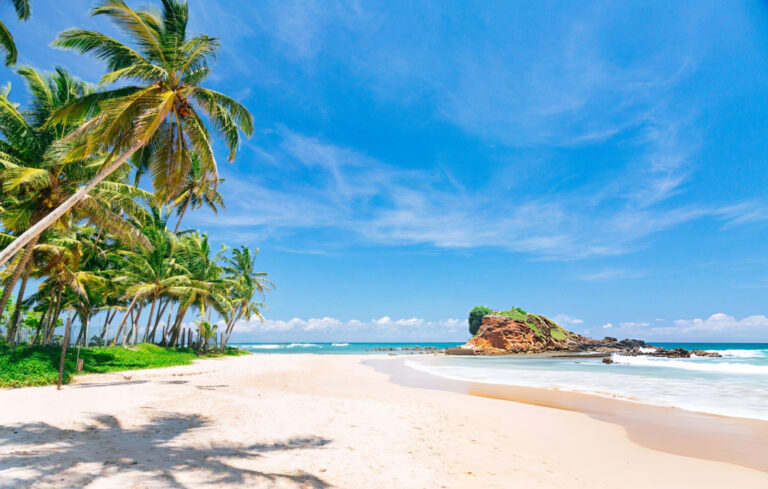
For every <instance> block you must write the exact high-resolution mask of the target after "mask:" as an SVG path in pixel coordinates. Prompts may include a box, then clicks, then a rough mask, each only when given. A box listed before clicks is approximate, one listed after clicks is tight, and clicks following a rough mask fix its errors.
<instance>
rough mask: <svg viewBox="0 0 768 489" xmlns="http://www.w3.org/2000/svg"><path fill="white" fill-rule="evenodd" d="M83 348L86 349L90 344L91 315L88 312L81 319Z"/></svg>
mask: <svg viewBox="0 0 768 489" xmlns="http://www.w3.org/2000/svg"><path fill="white" fill-rule="evenodd" d="M83 332H84V333H85V334H84V335H83V348H88V347H89V346H90V343H91V315H90V311H89V313H88V314H86V315H85V317H84V318H83Z"/></svg>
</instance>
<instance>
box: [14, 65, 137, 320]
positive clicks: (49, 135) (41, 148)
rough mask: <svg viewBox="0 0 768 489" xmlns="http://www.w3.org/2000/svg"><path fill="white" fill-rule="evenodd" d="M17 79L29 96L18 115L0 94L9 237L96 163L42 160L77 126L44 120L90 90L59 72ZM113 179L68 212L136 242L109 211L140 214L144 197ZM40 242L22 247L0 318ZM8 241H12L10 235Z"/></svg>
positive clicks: (62, 220)
mask: <svg viewBox="0 0 768 489" xmlns="http://www.w3.org/2000/svg"><path fill="white" fill-rule="evenodd" d="M18 73H19V74H20V75H21V76H22V77H23V78H24V82H25V84H26V86H27V89H28V90H29V92H30V94H31V100H30V103H29V106H28V107H27V109H26V110H25V111H23V112H22V111H20V109H19V107H18V106H17V105H16V104H13V103H12V102H10V100H8V92H6V93H3V94H0V134H2V136H3V138H2V139H0V183H1V185H0V202H2V203H3V207H4V211H3V213H2V223H3V225H4V227H5V228H6V230H10V231H11V232H13V233H21V232H23V230H24V229H27V228H28V227H29V226H30V224H35V223H37V222H39V221H40V220H41V219H43V218H44V217H45V216H46V215H47V214H48V213H49V212H50V210H51V209H52V208H56V207H57V206H59V204H61V203H62V202H64V201H66V200H67V198H69V196H71V195H72V194H74V193H75V192H76V191H77V189H78V188H79V186H80V185H81V184H82V182H83V181H88V180H89V179H91V178H92V177H93V175H94V174H95V173H96V171H97V168H96V167H97V166H98V161H99V160H98V159H89V160H80V161H72V162H69V163H62V162H61V161H57V160H51V159H49V158H47V152H48V150H49V149H50V148H51V146H52V145H53V144H54V142H55V141H56V140H58V139H59V138H61V137H62V136H65V135H66V134H68V133H69V132H70V131H72V130H73V129H74V127H75V122H76V121H75V120H72V121H71V122H72V123H71V124H69V123H68V124H55V125H54V124H48V123H47V120H48V118H49V116H50V115H51V114H52V113H53V111H55V110H56V109H58V108H60V107H62V106H65V105H67V104H70V103H71V102H72V101H74V100H77V99H78V98H80V97H83V96H87V95H88V94H90V93H92V88H91V87H89V86H88V85H87V84H86V83H83V82H81V81H78V80H76V79H74V78H73V77H72V76H71V75H70V74H69V73H68V72H67V71H66V70H64V69H63V68H57V69H56V71H55V72H54V73H52V74H44V73H41V72H39V71H37V70H35V69H32V68H28V67H23V68H20V69H19V70H18ZM124 176H125V175H123V177H124ZM117 178H121V175H120V174H119V173H115V174H114V175H112V176H111V177H110V180H111V181H102V182H100V183H99V184H98V185H97V186H96V187H95V189H94V191H93V192H92V193H91V194H89V195H88V196H86V197H85V198H83V199H82V200H81V201H79V202H78V203H77V205H76V206H74V208H70V210H71V211H72V212H74V214H75V217H76V219H77V220H79V219H83V218H87V219H89V220H90V221H91V222H93V223H94V224H97V225H98V226H99V227H100V228H106V229H108V230H110V231H111V232H112V233H114V234H115V235H116V236H119V237H120V238H121V239H123V240H125V241H126V242H129V243H131V242H133V241H135V240H139V241H141V240H142V239H143V237H142V236H141V235H140V233H138V232H137V231H136V229H134V228H132V227H131V226H127V225H126V224H125V221H124V219H122V217H121V214H120V213H116V212H114V211H112V210H111V209H112V208H113V207H114V206H116V205H121V206H122V207H121V209H125V210H126V211H128V213H129V214H131V213H135V212H140V211H139V210H138V209H137V207H136V206H137V203H136V199H138V198H143V199H147V198H148V193H147V192H145V191H143V190H140V189H137V188H135V187H132V186H129V185H126V184H123V183H121V182H119V181H115V179H117ZM121 212H122V211H121ZM71 222H72V219H69V218H67V213H64V214H62V215H61V216H60V217H59V219H57V220H56V221H54V222H53V223H52V225H53V226H54V228H56V229H59V230H66V228H67V227H68V226H69V225H70V223H71ZM39 238H40V235H37V236H35V237H33V239H32V240H31V241H30V242H29V243H28V244H27V245H26V248H25V250H24V253H23V254H22V256H21V258H20V260H18V262H17V264H16V266H15V268H14V272H13V274H12V275H11V276H10V278H9V279H8V280H7V281H6V284H5V289H4V290H3V294H2V296H0V313H1V312H2V310H3V308H4V307H5V303H6V302H7V300H8V296H9V295H10V293H11V291H12V290H13V288H14V286H15V284H16V282H17V280H18V279H19V278H20V277H21V276H22V273H29V268H28V266H29V265H30V264H31V259H32V254H33V252H34V250H35V245H36V244H37V242H38V240H39ZM10 239H13V237H12V236H10V235H9V240H10ZM14 243H16V240H14V241H11V246H12V245H13V244H14ZM25 270H26V271H25Z"/></svg>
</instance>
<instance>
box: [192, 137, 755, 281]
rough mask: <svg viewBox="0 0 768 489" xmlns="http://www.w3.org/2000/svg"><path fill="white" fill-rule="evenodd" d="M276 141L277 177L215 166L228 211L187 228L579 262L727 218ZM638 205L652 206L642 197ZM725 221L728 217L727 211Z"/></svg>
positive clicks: (604, 276) (627, 273)
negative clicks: (492, 250) (330, 234)
mask: <svg viewBox="0 0 768 489" xmlns="http://www.w3.org/2000/svg"><path fill="white" fill-rule="evenodd" d="M274 137H275V141H273V143H274V144H273V145H272V146H271V147H269V148H265V149H263V150H262V153H269V154H271V155H272V158H273V159H274V160H275V161H280V162H281V165H280V170H279V171H278V172H277V173H276V174H270V173H269V172H267V171H265V172H262V173H260V174H259V175H249V176H242V175H235V176H232V175H230V174H229V173H228V169H226V168H223V169H222V173H223V176H225V177H226V179H227V181H226V182H224V183H223V184H222V192H226V195H227V202H228V208H227V211H226V212H223V213H220V214H219V215H216V216H214V215H212V214H210V213H206V212H205V211H202V212H199V213H196V214H195V215H192V216H191V217H190V219H191V221H194V222H197V223H199V224H203V225H204V226H205V227H206V228H215V229H217V231H216V233H217V235H218V236H222V238H223V237H230V236H234V237H238V236H239V237H242V236H243V235H248V234H256V235H258V236H260V237H265V236H269V237H270V238H272V239H275V240H278V243H279V242H280V240H281V239H283V238H290V237H291V236H293V235H295V234H296V233H298V232H300V231H302V230H308V229H311V230H313V231H317V230H335V231H341V232H344V233H346V236H351V237H356V238H357V239H358V240H362V241H364V242H372V243H376V244H384V245H396V246H397V245H412V244H427V245H432V246H436V247H440V248H454V249H465V248H476V247H496V248H501V249H506V250H510V251H520V252H526V253H530V254H534V255H536V256H539V257H545V258H550V259H577V258H585V257H590V256H605V255H618V254H622V253H625V252H627V251H629V250H631V249H633V248H635V247H637V246H638V242H640V241H641V240H643V239H644V238H646V237H648V236H650V235H652V234H654V233H658V232H660V231H663V230H665V229H669V228H671V227H674V226H676V225H679V224H681V223H684V222H687V221H691V220H694V219H700V218H704V217H713V218H717V219H726V216H724V215H723V214H722V213H721V212H720V211H719V210H717V209H706V208H703V207H681V208H677V209H675V208H672V209H664V210H652V209H651V208H649V207H647V206H644V205H640V204H639V203H638V202H639V201H635V203H634V204H632V205H627V206H621V205H620V206H613V205H611V206H608V205H607V202H608V201H615V199H616V197H617V194H619V195H620V194H622V192H624V191H625V190H626V191H629V190H630V189H636V188H637V186H636V185H635V184H634V183H633V182H631V181H626V182H624V181H622V182H619V181H617V182H616V183H615V185H614V187H615V188H614V189H613V190H611V191H610V192H608V193H605V194H604V195H602V196H596V195H595V193H594V192H593V189H591V188H589V187H584V188H581V189H574V190H572V191H570V192H565V193H559V194H551V195H547V196H546V197H543V196H537V195H536V194H529V195H528V194H520V193H519V192H517V191H516V190H515V189H510V188H507V187H504V186H498V185H488V186H483V187H479V188H473V189H467V188H464V187H462V186H459V185H457V184H456V181H455V180H454V179H453V178H452V177H451V176H450V174H447V173H446V172H445V171H442V170H441V171H429V170H428V169H422V170H412V169H402V168H397V167H395V166H392V165H389V164H387V163H384V162H381V161H379V160H376V159H373V158H371V157H369V156H367V155H366V154H364V153H361V152H359V151H356V150H354V149H351V148H346V147H342V146H338V145H334V144H332V143H329V142H327V141H324V140H322V139H319V138H315V137H308V136H305V135H301V134H298V133H295V132H292V131H290V130H287V129H285V128H282V129H280V130H279V131H277V133H276V134H275V135H274ZM292 175H296V177H295V178H293V177H292ZM626 199H630V200H632V199H635V197H626V198H625V200H626ZM637 199H640V200H642V201H643V202H646V203H648V202H650V201H651V200H656V198H650V197H648V196H647V195H645V196H642V197H637ZM627 202H629V200H627ZM750 212H751V210H750ZM727 218H728V219H734V214H733V213H729V214H728V216H727ZM344 242H345V243H349V242H350V241H349V240H345V241H344ZM336 245H339V244H338V243H336ZM299 251H300V250H299ZM313 251H315V252H323V250H313ZM642 275H643V274H642V273H641V272H638V271H634V270H627V269H619V268H606V269H603V270H599V271H596V272H592V273H587V274H583V275H581V276H578V277H577V278H578V279H580V280H585V281H605V280H616V279H629V278H636V277H641V276H642Z"/></svg>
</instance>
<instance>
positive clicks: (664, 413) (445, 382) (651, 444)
mask: <svg viewBox="0 0 768 489" xmlns="http://www.w3.org/2000/svg"><path fill="white" fill-rule="evenodd" d="M405 360H407V358H402V359H394V358H389V359H373V360H370V361H363V363H364V364H367V365H370V366H371V367H372V368H374V369H376V370H377V371H379V372H382V373H385V374H387V375H389V377H390V381H391V382H394V383H396V384H398V385H403V386H406V387H415V388H420V389H433V390H445V391H451V392H458V393H462V394H465V395H470V396H476V397H484V398H489V399H498V400H504V401H509V402H517V403H523V404H529V405H534V406H541V407H546V408H552V409H561V410H565V411H573V412H578V413H582V414H586V415H588V416H590V417H592V418H594V419H597V420H600V421H604V422H607V423H612V424H615V425H618V426H621V427H622V428H624V429H625V430H626V432H627V436H628V437H629V438H630V439H631V440H632V441H634V442H636V443H638V444H639V445H641V446H644V447H646V448H650V449H653V450H659V451H663V452H667V453H674V454H677V455H683V456H688V457H695V458H699V459H703V460H713V461H720V462H727V463H732V464H737V465H741V466H744V467H748V468H752V469H756V470H760V471H762V472H766V473H768V457H766V456H765V454H764V453H763V449H764V447H765V444H766V443H768V421H764V420H759V419H752V418H739V417H734V416H724V415H719V414H711V413H705V412H697V411H690V410H686V409H681V408H676V407H664V406H657V405H653V404H649V403H644V402H641V401H633V400H630V399H625V398H621V397H610V395H609V394H610V393H607V394H606V395H598V394H592V393H582V392H572V391H565V390H558V389H547V388H544V387H524V386H512V385H504V384H490V383H480V382H468V381H463V380H455V379H450V378H446V377H441V376H438V375H434V374H431V373H428V372H424V371H421V370H417V369H414V368H412V367H409V366H407V365H404V362H405ZM715 441H716V443H715Z"/></svg>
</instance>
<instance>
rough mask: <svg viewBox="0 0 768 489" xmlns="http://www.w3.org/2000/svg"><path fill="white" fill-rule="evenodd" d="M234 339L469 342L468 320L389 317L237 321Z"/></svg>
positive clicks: (252, 319)
mask: <svg viewBox="0 0 768 489" xmlns="http://www.w3.org/2000/svg"><path fill="white" fill-rule="evenodd" d="M234 335H235V339H236V340H237V341H240V340H244V339H247V340H252V341H261V340H265V341H278V340H279V339H286V340H290V341H294V340H303V339H312V340H314V341H317V340H348V341H368V340H382V341H387V340H388V341H409V340H422V341H424V340H432V341H463V340H464V339H466V337H467V335H468V332H467V322H466V320H461V319H456V318H449V319H442V320H435V321H432V320H427V319H423V318H415V317H412V318H399V319H393V318H392V317H390V316H383V317H380V318H373V319H369V320H360V319H350V320H345V321H343V320H340V319H336V318H331V317H322V318H309V319H302V318H292V319H288V320H280V319H265V320H264V321H260V320H259V319H258V318H256V317H253V318H251V319H249V320H241V321H238V323H237V325H236V326H235V330H234ZM265 338H268V339H265Z"/></svg>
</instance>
